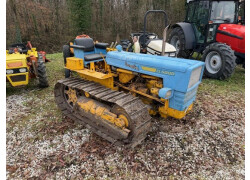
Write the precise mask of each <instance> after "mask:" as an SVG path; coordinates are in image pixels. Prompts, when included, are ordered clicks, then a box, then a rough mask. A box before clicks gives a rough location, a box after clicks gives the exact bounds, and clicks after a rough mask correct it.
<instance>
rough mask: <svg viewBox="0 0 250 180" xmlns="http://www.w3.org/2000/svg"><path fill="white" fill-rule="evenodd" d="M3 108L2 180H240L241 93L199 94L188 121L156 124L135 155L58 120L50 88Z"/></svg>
mask: <svg viewBox="0 0 250 180" xmlns="http://www.w3.org/2000/svg"><path fill="white" fill-rule="evenodd" d="M43 91H46V93H44V92H43ZM6 101H7V107H6V110H7V135H6V137H7V149H6V151H7V162H6V164H7V166H6V169H7V174H6V176H7V179H29V178H31V179H199V180H201V179H211V180H212V179H244V178H245V96H244V92H238V91H232V92H230V93H224V95H222V93H220V95H218V94H216V93H215V94H214V93H213V92H209V93H208V92H207V91H206V90H204V87H203V88H201V90H200V91H199V93H198V96H197V100H196V103H195V104H194V109H193V110H192V112H191V113H190V114H189V115H188V116H186V117H185V118H184V119H183V120H175V119H172V118H168V119H167V120H163V119H160V118H155V120H154V123H153V128H152V132H150V133H149V134H148V137H147V139H146V140H145V141H144V142H143V143H142V144H141V145H139V146H137V147H136V148H135V149H125V148H123V147H116V146H113V145H112V144H110V143H109V142H107V141H105V140H103V139H102V138H100V137H98V136H97V135H95V134H93V133H91V131H89V130H88V129H86V128H85V127H83V126H82V125H79V124H77V123H74V122H73V121H72V120H70V119H68V118H65V117H63V116H62V115H61V113H60V112H59V110H58V109H57V107H56V105H55V103H54V97H53V87H51V88H50V89H47V90H40V89H33V90H32V92H31V91H29V90H24V91H23V92H21V93H19V94H18V95H9V96H7V99H6Z"/></svg>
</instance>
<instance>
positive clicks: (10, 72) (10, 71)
mask: <svg viewBox="0 0 250 180" xmlns="http://www.w3.org/2000/svg"><path fill="white" fill-rule="evenodd" d="M13 72H14V71H13V70H12V69H7V70H6V73H7V74H12V73H13Z"/></svg>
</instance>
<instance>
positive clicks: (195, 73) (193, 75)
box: [188, 66, 202, 88]
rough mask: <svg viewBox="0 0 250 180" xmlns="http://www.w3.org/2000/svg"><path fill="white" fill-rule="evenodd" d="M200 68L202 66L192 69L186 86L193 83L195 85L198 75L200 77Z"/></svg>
mask: <svg viewBox="0 0 250 180" xmlns="http://www.w3.org/2000/svg"><path fill="white" fill-rule="evenodd" d="M201 69H202V66H200V67H198V68H196V69H194V70H193V71H192V73H191V76H190V80H189V84H188V88H191V87H192V86H193V85H195V84H196V83H197V82H199V80H200V77H201Z"/></svg>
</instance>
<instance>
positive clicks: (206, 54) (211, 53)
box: [202, 42, 236, 80]
mask: <svg viewBox="0 0 250 180" xmlns="http://www.w3.org/2000/svg"><path fill="white" fill-rule="evenodd" d="M202 61H204V62H205V71H204V73H205V75H206V76H207V77H209V78H213V79H219V80H224V79H227V78H229V77H230V76H231V75H232V74H233V72H234V69H235V67H236V56H235V55H234V51H233V50H232V49H231V47H230V46H228V45H226V44H222V43H218V42H216V43H212V44H210V45H208V46H207V47H206V49H205V50H204V51H203V55H202Z"/></svg>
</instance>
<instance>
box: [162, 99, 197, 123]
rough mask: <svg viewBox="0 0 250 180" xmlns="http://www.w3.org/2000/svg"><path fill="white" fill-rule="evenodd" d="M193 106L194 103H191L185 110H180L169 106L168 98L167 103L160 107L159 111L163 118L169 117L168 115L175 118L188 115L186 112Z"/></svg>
mask: <svg viewBox="0 0 250 180" xmlns="http://www.w3.org/2000/svg"><path fill="white" fill-rule="evenodd" d="M192 108H193V104H191V105H190V106H189V107H188V108H187V109H186V110H185V111H178V110H176V109H172V108H170V107H169V102H168V100H166V102H165V105H164V106H161V107H159V113H160V115H161V117H163V118H167V117H168V116H171V117H173V118H176V119H181V118H183V117H184V116H186V114H187V113H188V112H189V111H190V110H191V109H192Z"/></svg>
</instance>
